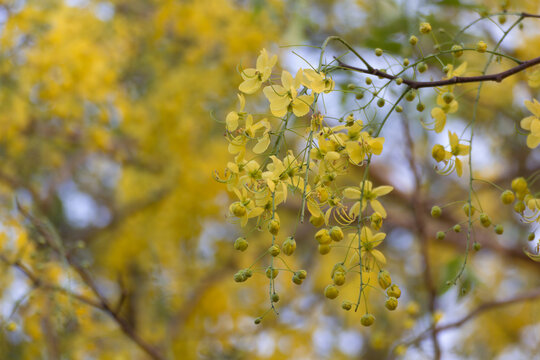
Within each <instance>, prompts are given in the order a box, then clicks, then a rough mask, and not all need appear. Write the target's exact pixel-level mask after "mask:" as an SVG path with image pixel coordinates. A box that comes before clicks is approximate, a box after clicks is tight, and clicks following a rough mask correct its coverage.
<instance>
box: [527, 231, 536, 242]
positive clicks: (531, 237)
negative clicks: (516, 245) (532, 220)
mask: <svg viewBox="0 0 540 360" xmlns="http://www.w3.org/2000/svg"><path fill="white" fill-rule="evenodd" d="M534 236H535V234H534V233H533V232H531V233H529V236H527V240H529V241H533V240H534Z"/></svg>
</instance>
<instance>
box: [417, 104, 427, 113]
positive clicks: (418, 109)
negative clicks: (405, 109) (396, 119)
mask: <svg viewBox="0 0 540 360" xmlns="http://www.w3.org/2000/svg"><path fill="white" fill-rule="evenodd" d="M425 108H426V106H425V105H424V104H423V103H418V104H417V105H416V110H417V111H418V112H422V111H424V110H425Z"/></svg>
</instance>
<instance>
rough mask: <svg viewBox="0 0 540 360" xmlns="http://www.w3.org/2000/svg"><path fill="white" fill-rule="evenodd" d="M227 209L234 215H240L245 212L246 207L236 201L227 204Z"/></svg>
mask: <svg viewBox="0 0 540 360" xmlns="http://www.w3.org/2000/svg"><path fill="white" fill-rule="evenodd" d="M229 211H230V212H231V213H232V214H233V215H234V216H236V217H242V216H244V215H245V214H246V207H245V206H244V205H242V203H241V202H240V201H236V202H233V203H232V204H231V205H230V206H229Z"/></svg>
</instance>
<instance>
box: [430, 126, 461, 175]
mask: <svg viewBox="0 0 540 360" xmlns="http://www.w3.org/2000/svg"><path fill="white" fill-rule="evenodd" d="M448 140H449V142H450V151H446V150H445V149H444V147H443V146H442V145H439V144H437V145H435V146H434V147H433V150H432V151H431V156H433V158H434V159H435V160H436V161H437V162H441V161H443V162H444V164H445V166H447V165H448V166H447V168H446V169H443V170H441V173H442V174H443V175H448V174H450V173H451V172H452V171H454V169H455V170H456V173H457V175H458V176H461V175H462V174H463V164H462V163H461V160H460V159H459V158H458V156H464V155H468V154H469V148H470V147H469V145H463V144H460V143H459V138H458V136H457V134H456V133H452V132H450V131H448Z"/></svg>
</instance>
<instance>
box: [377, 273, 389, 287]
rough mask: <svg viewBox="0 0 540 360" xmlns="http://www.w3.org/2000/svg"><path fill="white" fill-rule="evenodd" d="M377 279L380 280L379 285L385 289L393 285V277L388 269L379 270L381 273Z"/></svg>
mask: <svg viewBox="0 0 540 360" xmlns="http://www.w3.org/2000/svg"><path fill="white" fill-rule="evenodd" d="M377 281H378V282H379V286H380V287H381V288H382V289H383V290H385V289H386V288H388V287H389V286H390V285H392V278H391V277H390V273H389V272H388V271H386V270H381V271H379V275H378V276H377Z"/></svg>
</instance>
